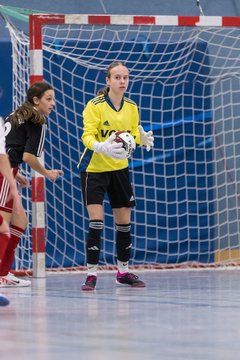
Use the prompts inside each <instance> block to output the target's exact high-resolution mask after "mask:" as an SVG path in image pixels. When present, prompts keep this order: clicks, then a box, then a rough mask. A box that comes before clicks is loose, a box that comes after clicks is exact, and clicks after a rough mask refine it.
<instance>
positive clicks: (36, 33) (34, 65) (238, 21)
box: [29, 14, 240, 277]
mask: <svg viewBox="0 0 240 360" xmlns="http://www.w3.org/2000/svg"><path fill="white" fill-rule="evenodd" d="M60 24H79V25H119V26H121V25H135V26H138V25H139V26H140V25H141V26H144V25H146V26H154V25H157V26H159V25H162V26H190V27H194V26H198V27H209V26H216V27H240V17H238V16H236V17H229V16H165V15H164V16H162V15H159V16H144V15H106V14H105V15H90V14H89V15H87V14H65V15H64V14H32V15H29V40H30V47H29V51H30V54H29V55H30V84H33V83H35V82H36V81H42V80H43V45H42V27H43V26H44V25H60ZM41 161H42V163H44V154H43V156H42V158H41ZM44 190H45V189H44V177H43V176H42V175H40V174H38V173H37V172H35V171H32V263H33V276H34V277H45V275H46V266H45V212H44ZM218 260H221V259H218Z"/></svg>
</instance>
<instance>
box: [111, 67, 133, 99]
mask: <svg viewBox="0 0 240 360" xmlns="http://www.w3.org/2000/svg"><path fill="white" fill-rule="evenodd" d="M128 83H129V74H128V69H127V68H126V66H123V65H118V66H115V67H114V68H112V69H111V72H110V77H108V78H107V85H108V86H109V93H110V94H111V93H113V94H115V95H121V96H123V94H124V93H125V91H126V90H127V88H128ZM110 94H109V95H110Z"/></svg>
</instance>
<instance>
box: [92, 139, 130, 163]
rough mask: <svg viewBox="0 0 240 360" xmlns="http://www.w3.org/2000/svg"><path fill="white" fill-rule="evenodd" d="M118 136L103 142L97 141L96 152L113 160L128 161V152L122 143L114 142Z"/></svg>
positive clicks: (95, 144) (94, 146)
mask: <svg viewBox="0 0 240 360" xmlns="http://www.w3.org/2000/svg"><path fill="white" fill-rule="evenodd" d="M115 137H116V135H115V134H112V135H111V136H109V138H108V139H107V140H105V141H103V142H98V141H96V142H95V143H94V144H93V149H94V151H95V152H98V153H101V154H104V155H107V156H109V157H111V158H113V159H121V160H123V159H126V151H125V150H124V148H123V147H122V143H120V142H119V143H116V142H115V141H113V140H114V139H115Z"/></svg>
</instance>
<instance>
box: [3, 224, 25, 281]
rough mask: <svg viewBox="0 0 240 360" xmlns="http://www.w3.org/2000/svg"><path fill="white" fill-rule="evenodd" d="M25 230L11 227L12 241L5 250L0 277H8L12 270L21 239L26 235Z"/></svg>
mask: <svg viewBox="0 0 240 360" xmlns="http://www.w3.org/2000/svg"><path fill="white" fill-rule="evenodd" d="M24 231H25V229H21V228H20V227H18V226H15V225H11V226H10V240H9V242H8V246H7V248H6V250H5V254H4V258H3V259H2V263H1V264H0V276H4V275H7V274H8V273H9V271H10V270H11V267H12V263H13V260H14V255H15V249H16V247H17V246H18V243H19V241H20V239H21V237H22V236H23V234H24Z"/></svg>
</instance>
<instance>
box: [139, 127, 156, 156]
mask: <svg viewBox="0 0 240 360" xmlns="http://www.w3.org/2000/svg"><path fill="white" fill-rule="evenodd" d="M138 129H139V132H140V141H141V143H142V144H143V145H144V146H146V147H147V151H149V150H150V149H151V146H153V143H154V137H153V132H152V131H151V130H150V131H148V132H146V131H144V129H143V127H142V126H141V125H139V127H138Z"/></svg>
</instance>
